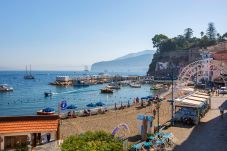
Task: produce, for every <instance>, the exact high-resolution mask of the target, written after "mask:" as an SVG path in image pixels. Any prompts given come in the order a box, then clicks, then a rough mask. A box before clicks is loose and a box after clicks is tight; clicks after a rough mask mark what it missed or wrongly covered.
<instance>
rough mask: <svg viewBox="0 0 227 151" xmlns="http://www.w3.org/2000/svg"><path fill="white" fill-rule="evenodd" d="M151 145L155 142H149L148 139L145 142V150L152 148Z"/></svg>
mask: <svg viewBox="0 0 227 151" xmlns="http://www.w3.org/2000/svg"><path fill="white" fill-rule="evenodd" d="M151 147H153V143H152V142H150V141H148V142H147V141H146V142H144V143H143V148H144V149H145V150H150V149H151Z"/></svg>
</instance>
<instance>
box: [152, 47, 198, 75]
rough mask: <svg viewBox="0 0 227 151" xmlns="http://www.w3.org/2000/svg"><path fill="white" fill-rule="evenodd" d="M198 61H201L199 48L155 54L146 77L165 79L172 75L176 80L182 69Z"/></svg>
mask: <svg viewBox="0 0 227 151" xmlns="http://www.w3.org/2000/svg"><path fill="white" fill-rule="evenodd" d="M199 59H201V56H200V51H199V48H194V49H187V50H173V51H166V52H162V53H160V52H156V53H155V54H154V56H153V59H152V62H151V63H150V65H149V69H148V72H147V75H151V76H155V77H156V78H159V79H166V78H167V77H170V76H171V75H172V74H173V75H174V78H176V77H177V75H178V74H179V71H180V70H181V69H182V68H183V67H185V66H186V65H187V64H189V63H191V62H194V61H196V60H199Z"/></svg>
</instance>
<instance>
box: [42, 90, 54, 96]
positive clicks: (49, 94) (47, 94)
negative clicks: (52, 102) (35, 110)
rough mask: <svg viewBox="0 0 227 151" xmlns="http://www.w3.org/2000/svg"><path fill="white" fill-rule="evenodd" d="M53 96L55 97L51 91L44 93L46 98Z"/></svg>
mask: <svg viewBox="0 0 227 151" xmlns="http://www.w3.org/2000/svg"><path fill="white" fill-rule="evenodd" d="M52 95H53V93H52V92H51V91H49V92H44V96H45V97H48V96H52Z"/></svg>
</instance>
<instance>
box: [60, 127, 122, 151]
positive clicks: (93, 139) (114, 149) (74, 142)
mask: <svg viewBox="0 0 227 151" xmlns="http://www.w3.org/2000/svg"><path fill="white" fill-rule="evenodd" d="M61 150H62V151H122V142H121V141H120V140H119V139H117V138H116V137H114V136H112V135H111V134H109V133H106V132H104V131H97V132H86V133H85V134H82V135H72V136H69V137H68V138H66V139H65V140H64V142H63V144H62V146H61Z"/></svg>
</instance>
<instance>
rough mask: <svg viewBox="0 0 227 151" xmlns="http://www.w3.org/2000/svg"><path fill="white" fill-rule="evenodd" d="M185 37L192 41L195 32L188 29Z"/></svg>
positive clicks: (185, 31)
mask: <svg viewBox="0 0 227 151" xmlns="http://www.w3.org/2000/svg"><path fill="white" fill-rule="evenodd" d="M184 36H185V38H186V39H190V38H192V36H193V30H192V29H191V28H186V29H185V30H184Z"/></svg>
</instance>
